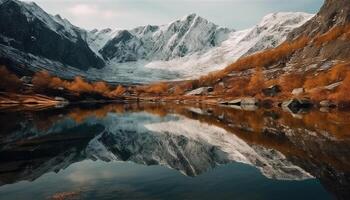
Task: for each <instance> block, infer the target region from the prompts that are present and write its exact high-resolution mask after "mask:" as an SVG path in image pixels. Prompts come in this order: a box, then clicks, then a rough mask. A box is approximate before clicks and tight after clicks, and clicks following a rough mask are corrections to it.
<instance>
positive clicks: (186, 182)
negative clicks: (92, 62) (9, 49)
mask: <svg viewBox="0 0 350 200" xmlns="http://www.w3.org/2000/svg"><path fill="white" fill-rule="evenodd" d="M33 110H35V111H33ZM349 117H350V114H349V113H341V112H334V111H330V112H318V111H312V112H308V113H298V114H291V113H288V112H283V111H280V110H256V111H243V110H236V109H233V108H227V107H211V106H199V105H195V106H193V105H159V104H144V105H136V104H135V105H133V104H130V105H118V104H116V105H103V106H98V107H96V106H94V107H92V106H83V107H82V106H80V107H69V108H64V109H45V110H42V109H33V108H30V109H28V110H25V111H23V110H21V111H20V112H19V111H18V110H17V109H16V108H9V109H6V110H3V111H1V112H0V124H1V130H0V143H1V144H0V199H6V200H7V199H8V200H12V199H16V200H21V199H26V200H27V199H39V200H40V199H312V198H314V199H349V198H350V133H349V130H350V120H349V119H350V118H349Z"/></svg>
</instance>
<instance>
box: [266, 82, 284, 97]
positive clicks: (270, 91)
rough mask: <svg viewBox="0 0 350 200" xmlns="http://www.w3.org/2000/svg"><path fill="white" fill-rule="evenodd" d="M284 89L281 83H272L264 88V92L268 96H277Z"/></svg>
mask: <svg viewBox="0 0 350 200" xmlns="http://www.w3.org/2000/svg"><path fill="white" fill-rule="evenodd" d="M281 91H282V90H281V87H280V86H279V85H272V86H270V87H268V88H264V89H262V92H263V94H264V95H265V96H268V97H274V96H276V95H277V94H278V93H280V92H281Z"/></svg>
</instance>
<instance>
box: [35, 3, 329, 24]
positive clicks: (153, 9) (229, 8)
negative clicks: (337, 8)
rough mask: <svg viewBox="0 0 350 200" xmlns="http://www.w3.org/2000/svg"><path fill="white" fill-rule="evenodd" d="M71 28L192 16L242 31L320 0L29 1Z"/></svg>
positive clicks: (315, 8) (308, 7) (314, 7)
mask: <svg viewBox="0 0 350 200" xmlns="http://www.w3.org/2000/svg"><path fill="white" fill-rule="evenodd" d="M32 1H34V2H35V3H37V4H38V5H39V6H41V7H42V8H43V9H44V10H45V11H47V12H48V13H50V14H60V15H61V16H62V17H63V18H66V19H68V20H69V21H70V22H72V23H73V24H74V25H76V26H79V27H82V28H85V29H88V30H92V29H94V28H97V29H102V28H112V29H130V28H134V27H137V26H141V25H147V24H152V25H160V24H168V23H170V22H172V21H174V20H176V19H180V18H182V17H183V16H186V15H188V14H191V13H196V14H198V15H200V16H202V17H203V18H206V19H208V20H209V21H212V22H214V23H216V24H218V25H220V26H224V27H228V28H233V29H236V30H242V29H245V28H249V27H252V26H254V25H256V24H257V23H259V21H260V20H261V19H262V18H263V16H265V15H266V14H269V13H272V12H308V13H316V12H317V11H318V10H319V9H320V7H321V6H322V4H323V1H324V0H32Z"/></svg>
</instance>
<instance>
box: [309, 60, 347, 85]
mask: <svg viewBox="0 0 350 200" xmlns="http://www.w3.org/2000/svg"><path fill="white" fill-rule="evenodd" d="M349 70H350V63H342V64H337V65H335V66H333V67H332V69H331V70H329V71H326V72H322V73H320V74H318V75H316V76H315V75H311V76H310V75H309V76H307V77H306V81H305V83H304V87H305V88H306V89H312V88H316V87H320V86H327V85H329V84H332V83H335V82H339V81H341V80H343V79H344V78H345V75H346V73H347V72H348V71H349Z"/></svg>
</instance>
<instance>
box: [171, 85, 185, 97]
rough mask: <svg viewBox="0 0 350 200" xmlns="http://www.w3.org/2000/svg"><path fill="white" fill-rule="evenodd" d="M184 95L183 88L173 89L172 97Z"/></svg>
mask: <svg viewBox="0 0 350 200" xmlns="http://www.w3.org/2000/svg"><path fill="white" fill-rule="evenodd" d="M184 93H185V90H184V89H183V88H181V87H180V86H179V85H177V86H175V87H174V91H173V94H174V95H181V94H184Z"/></svg>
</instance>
